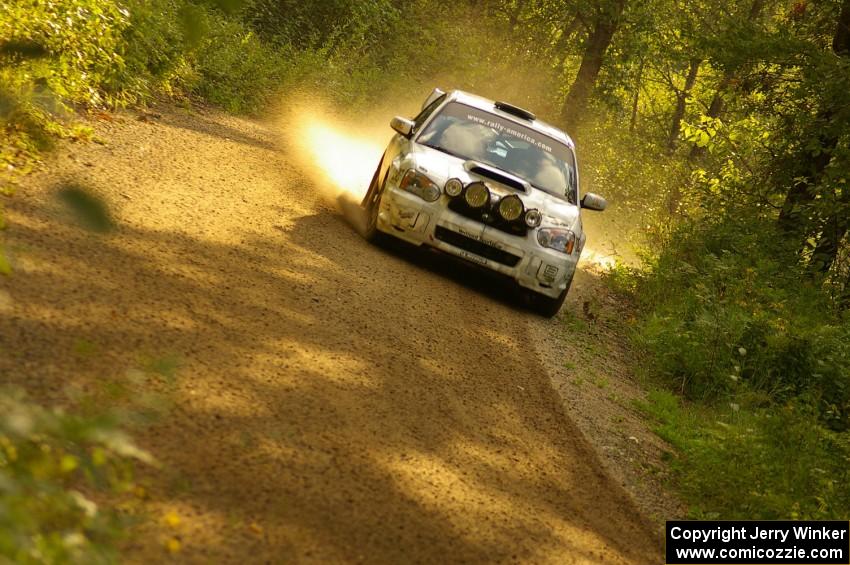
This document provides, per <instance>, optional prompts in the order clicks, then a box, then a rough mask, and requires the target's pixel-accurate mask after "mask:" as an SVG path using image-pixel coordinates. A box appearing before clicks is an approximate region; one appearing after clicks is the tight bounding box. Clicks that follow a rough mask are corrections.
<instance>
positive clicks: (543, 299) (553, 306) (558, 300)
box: [529, 271, 575, 318]
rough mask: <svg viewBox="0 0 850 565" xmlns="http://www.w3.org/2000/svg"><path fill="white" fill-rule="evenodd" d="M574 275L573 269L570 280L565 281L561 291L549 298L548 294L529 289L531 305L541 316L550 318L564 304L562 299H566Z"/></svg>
mask: <svg viewBox="0 0 850 565" xmlns="http://www.w3.org/2000/svg"><path fill="white" fill-rule="evenodd" d="M574 276H575V271H573V274H572V275H570V280H568V281H567V286H566V288H564V290H563V292H561V294H559V295H558V296H556V297H555V298H550V297H548V296H543V295H542V294H538V293H536V292H534V291H529V292H530V293H531V295H532V296H531V307H532V308H533V309H534V310H535V311H536V312H537V313H538V314H540V315H541V316H545V317H547V318H552V317H553V316H555V314H557V313H558V311H559V310H560V309H561V306H563V305H564V301H565V300H566V299H567V294H569V292H570V287H571V286H572V284H573V277H574Z"/></svg>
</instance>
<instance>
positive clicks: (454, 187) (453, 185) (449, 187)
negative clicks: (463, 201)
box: [444, 179, 463, 198]
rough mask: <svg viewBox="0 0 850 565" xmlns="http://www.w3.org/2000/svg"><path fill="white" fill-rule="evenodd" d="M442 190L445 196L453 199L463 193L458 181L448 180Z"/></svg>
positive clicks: (461, 185) (461, 184)
mask: <svg viewBox="0 0 850 565" xmlns="http://www.w3.org/2000/svg"><path fill="white" fill-rule="evenodd" d="M444 189H445V191H446V194H448V195H449V196H451V197H452V198H454V197H455V196H460V193H461V192H463V183H462V182H460V180H458V179H449V180H448V182H446V186H445V187H444Z"/></svg>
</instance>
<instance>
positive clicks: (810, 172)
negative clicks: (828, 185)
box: [778, 0, 850, 272]
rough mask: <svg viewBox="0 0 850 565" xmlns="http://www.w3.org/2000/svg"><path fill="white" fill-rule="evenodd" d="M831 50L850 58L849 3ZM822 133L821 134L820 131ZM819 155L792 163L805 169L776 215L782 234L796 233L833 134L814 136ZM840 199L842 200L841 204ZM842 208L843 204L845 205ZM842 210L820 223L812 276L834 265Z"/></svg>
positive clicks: (822, 115)
mask: <svg viewBox="0 0 850 565" xmlns="http://www.w3.org/2000/svg"><path fill="white" fill-rule="evenodd" d="M832 50H833V51H834V52H835V54H836V55H838V56H839V57H845V58H850V0H844V1H843V2H842V4H841V12H840V14H839V15H838V22H837V26H836V29H835V35H834V36H833V40H832ZM833 114H834V109H833V108H831V107H825V108H821V109H820V110H819V111H818V117H817V119H816V120H815V127H820V125H819V124H824V125H826V124H829V123H830V121H831V120H832V116H833ZM822 131H823V130H822ZM817 138H818V143H819V145H820V151H819V153H818V154H817V155H816V156H814V157H813V156H811V155H802V156H800V157H799V158H797V159H796V162H797V163H799V164H800V165H801V166H804V167H806V169H805V170H803V171H800V174H799V175H797V176H796V178H797V179H799V180H796V181H795V182H794V184H793V185H791V188H789V189H788V192H787V193H786V195H785V201H784V202H783V203H782V209H781V210H780V212H779V220H778V223H779V227H780V228H781V229H782V230H783V231H784V232H786V233H795V232H798V231H800V230H799V221H798V219H799V218H798V216H799V208H800V206H802V205H805V204H807V203H809V202H812V201H813V200H814V199H815V194H814V192H813V191H812V190H811V189H812V187H814V186H815V185H816V184H817V183H818V182H819V181H820V179H821V178H822V176H823V173H824V171H825V170H826V168H827V166H829V162H830V161H831V160H832V153H833V151H835V148H836V147H837V146H838V137H837V135H836V134H835V132H834V131H830V130H826V131H825V132H824V133H820V134H819V135H818V136H817ZM845 199H846V196H845V198H842V200H845ZM845 204H846V203H845ZM847 222H848V219H847V217H846V206H844V205H838V206H836V209H835V210H834V211H833V213H832V214H831V215H830V216H829V217H828V218H827V219H826V221H825V222H824V230H823V233H822V235H821V238H820V240H819V241H818V243H817V245H816V246H815V251H814V253H813V254H812V260H811V262H810V263H809V268H810V269H811V270H812V271H813V272H826V271H828V270H829V269H830V268H831V267H832V264H833V263H834V262H835V257H836V255H837V253H838V248H839V245H840V243H841V239H842V238H843V237H844V234H845V233H846V232H847Z"/></svg>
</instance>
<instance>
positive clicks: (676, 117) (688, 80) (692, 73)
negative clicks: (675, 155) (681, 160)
mask: <svg viewBox="0 0 850 565" xmlns="http://www.w3.org/2000/svg"><path fill="white" fill-rule="evenodd" d="M700 63H702V60H701V59H691V63H690V66H689V67H688V76H687V77H685V87H684V88H683V89H681V90H678V91H677V92H676V110H675V111H674V112H673V121H672V124H671V125H670V137H668V138H667V151H668V152H669V153H672V152H673V151H674V150H675V149H676V142H677V141H678V140H679V132H680V131H681V129H682V119H683V118H684V117H685V108H686V107H687V104H688V98H689V97H690V95H691V89H693V87H694V84H696V82H697V74H698V73H699V66H700Z"/></svg>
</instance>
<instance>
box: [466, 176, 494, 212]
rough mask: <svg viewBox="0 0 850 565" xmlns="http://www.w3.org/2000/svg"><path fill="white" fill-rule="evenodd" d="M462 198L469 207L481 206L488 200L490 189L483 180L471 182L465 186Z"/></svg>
mask: <svg viewBox="0 0 850 565" xmlns="http://www.w3.org/2000/svg"><path fill="white" fill-rule="evenodd" d="M463 199H464V200H466V203H467V205H468V206H469V207H470V208H481V207H482V206H484V205H485V204H487V202H488V201H489V200H490V191H489V190H487V187H486V186H485V185H484V183H483V182H473V183H472V184H470V185H469V186H467V187H466V192H464V194H463Z"/></svg>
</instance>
